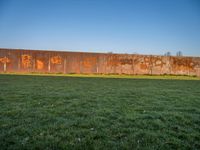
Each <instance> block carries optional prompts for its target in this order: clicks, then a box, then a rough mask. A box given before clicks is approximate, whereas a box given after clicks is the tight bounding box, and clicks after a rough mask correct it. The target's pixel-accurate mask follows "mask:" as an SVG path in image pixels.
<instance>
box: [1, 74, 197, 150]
mask: <svg viewBox="0 0 200 150" xmlns="http://www.w3.org/2000/svg"><path fill="white" fill-rule="evenodd" d="M0 149H20V150H21V149H200V80H169V79H166V80H161V79H137V78H135V79H133V78H100V77H98V78H95V77H93V78H89V77H81V76H79V77H75V76H73V77H70V76H42V75H40V76H37V75H29V76H26V75H0Z"/></svg>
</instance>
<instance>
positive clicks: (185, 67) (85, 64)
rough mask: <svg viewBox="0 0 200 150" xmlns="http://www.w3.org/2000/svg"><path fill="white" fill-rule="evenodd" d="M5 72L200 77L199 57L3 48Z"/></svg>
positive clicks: (0, 59) (0, 57) (1, 56)
mask: <svg viewBox="0 0 200 150" xmlns="http://www.w3.org/2000/svg"><path fill="white" fill-rule="evenodd" d="M7 64H8V65H7ZM26 68H27V69H26ZM5 71H6V72H9V71H10V72H21V71H23V72H44V73H45V72H54V73H103V74H160V75H162V74H174V75H196V76H200V57H175V56H154V55H131V54H110V53H107V54H106V53H104V54H103V53H100V54H98V53H82V52H58V51H37V50H15V49H12V50H10V49H1V48H0V72H5Z"/></svg>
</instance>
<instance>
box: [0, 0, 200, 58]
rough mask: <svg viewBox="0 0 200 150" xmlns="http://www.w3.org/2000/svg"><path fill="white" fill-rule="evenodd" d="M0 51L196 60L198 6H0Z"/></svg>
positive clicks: (92, 0)
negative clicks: (167, 55) (170, 56)
mask: <svg viewBox="0 0 200 150" xmlns="http://www.w3.org/2000/svg"><path fill="white" fill-rule="evenodd" d="M0 47H1V48H25V49H55V50H70V51H90V52H111V51H112V52H115V53H140V54H158V55H159V54H163V53H165V52H166V51H170V52H171V53H172V54H173V55H175V54H176V52H177V51H182V52H183V54H184V55H193V56H200V0H63V1H62V0H54V1H51V0H0Z"/></svg>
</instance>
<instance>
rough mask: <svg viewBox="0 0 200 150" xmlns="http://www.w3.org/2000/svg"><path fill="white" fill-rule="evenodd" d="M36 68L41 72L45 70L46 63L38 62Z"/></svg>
mask: <svg viewBox="0 0 200 150" xmlns="http://www.w3.org/2000/svg"><path fill="white" fill-rule="evenodd" d="M36 67H37V69H39V70H42V69H43V68H44V62H43V61H41V60H36Z"/></svg>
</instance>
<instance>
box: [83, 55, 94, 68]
mask: <svg viewBox="0 0 200 150" xmlns="http://www.w3.org/2000/svg"><path fill="white" fill-rule="evenodd" d="M96 61H97V60H96V58H95V57H85V58H84V59H83V61H82V64H83V66H84V67H86V68H91V67H92V66H93V65H96Z"/></svg>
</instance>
